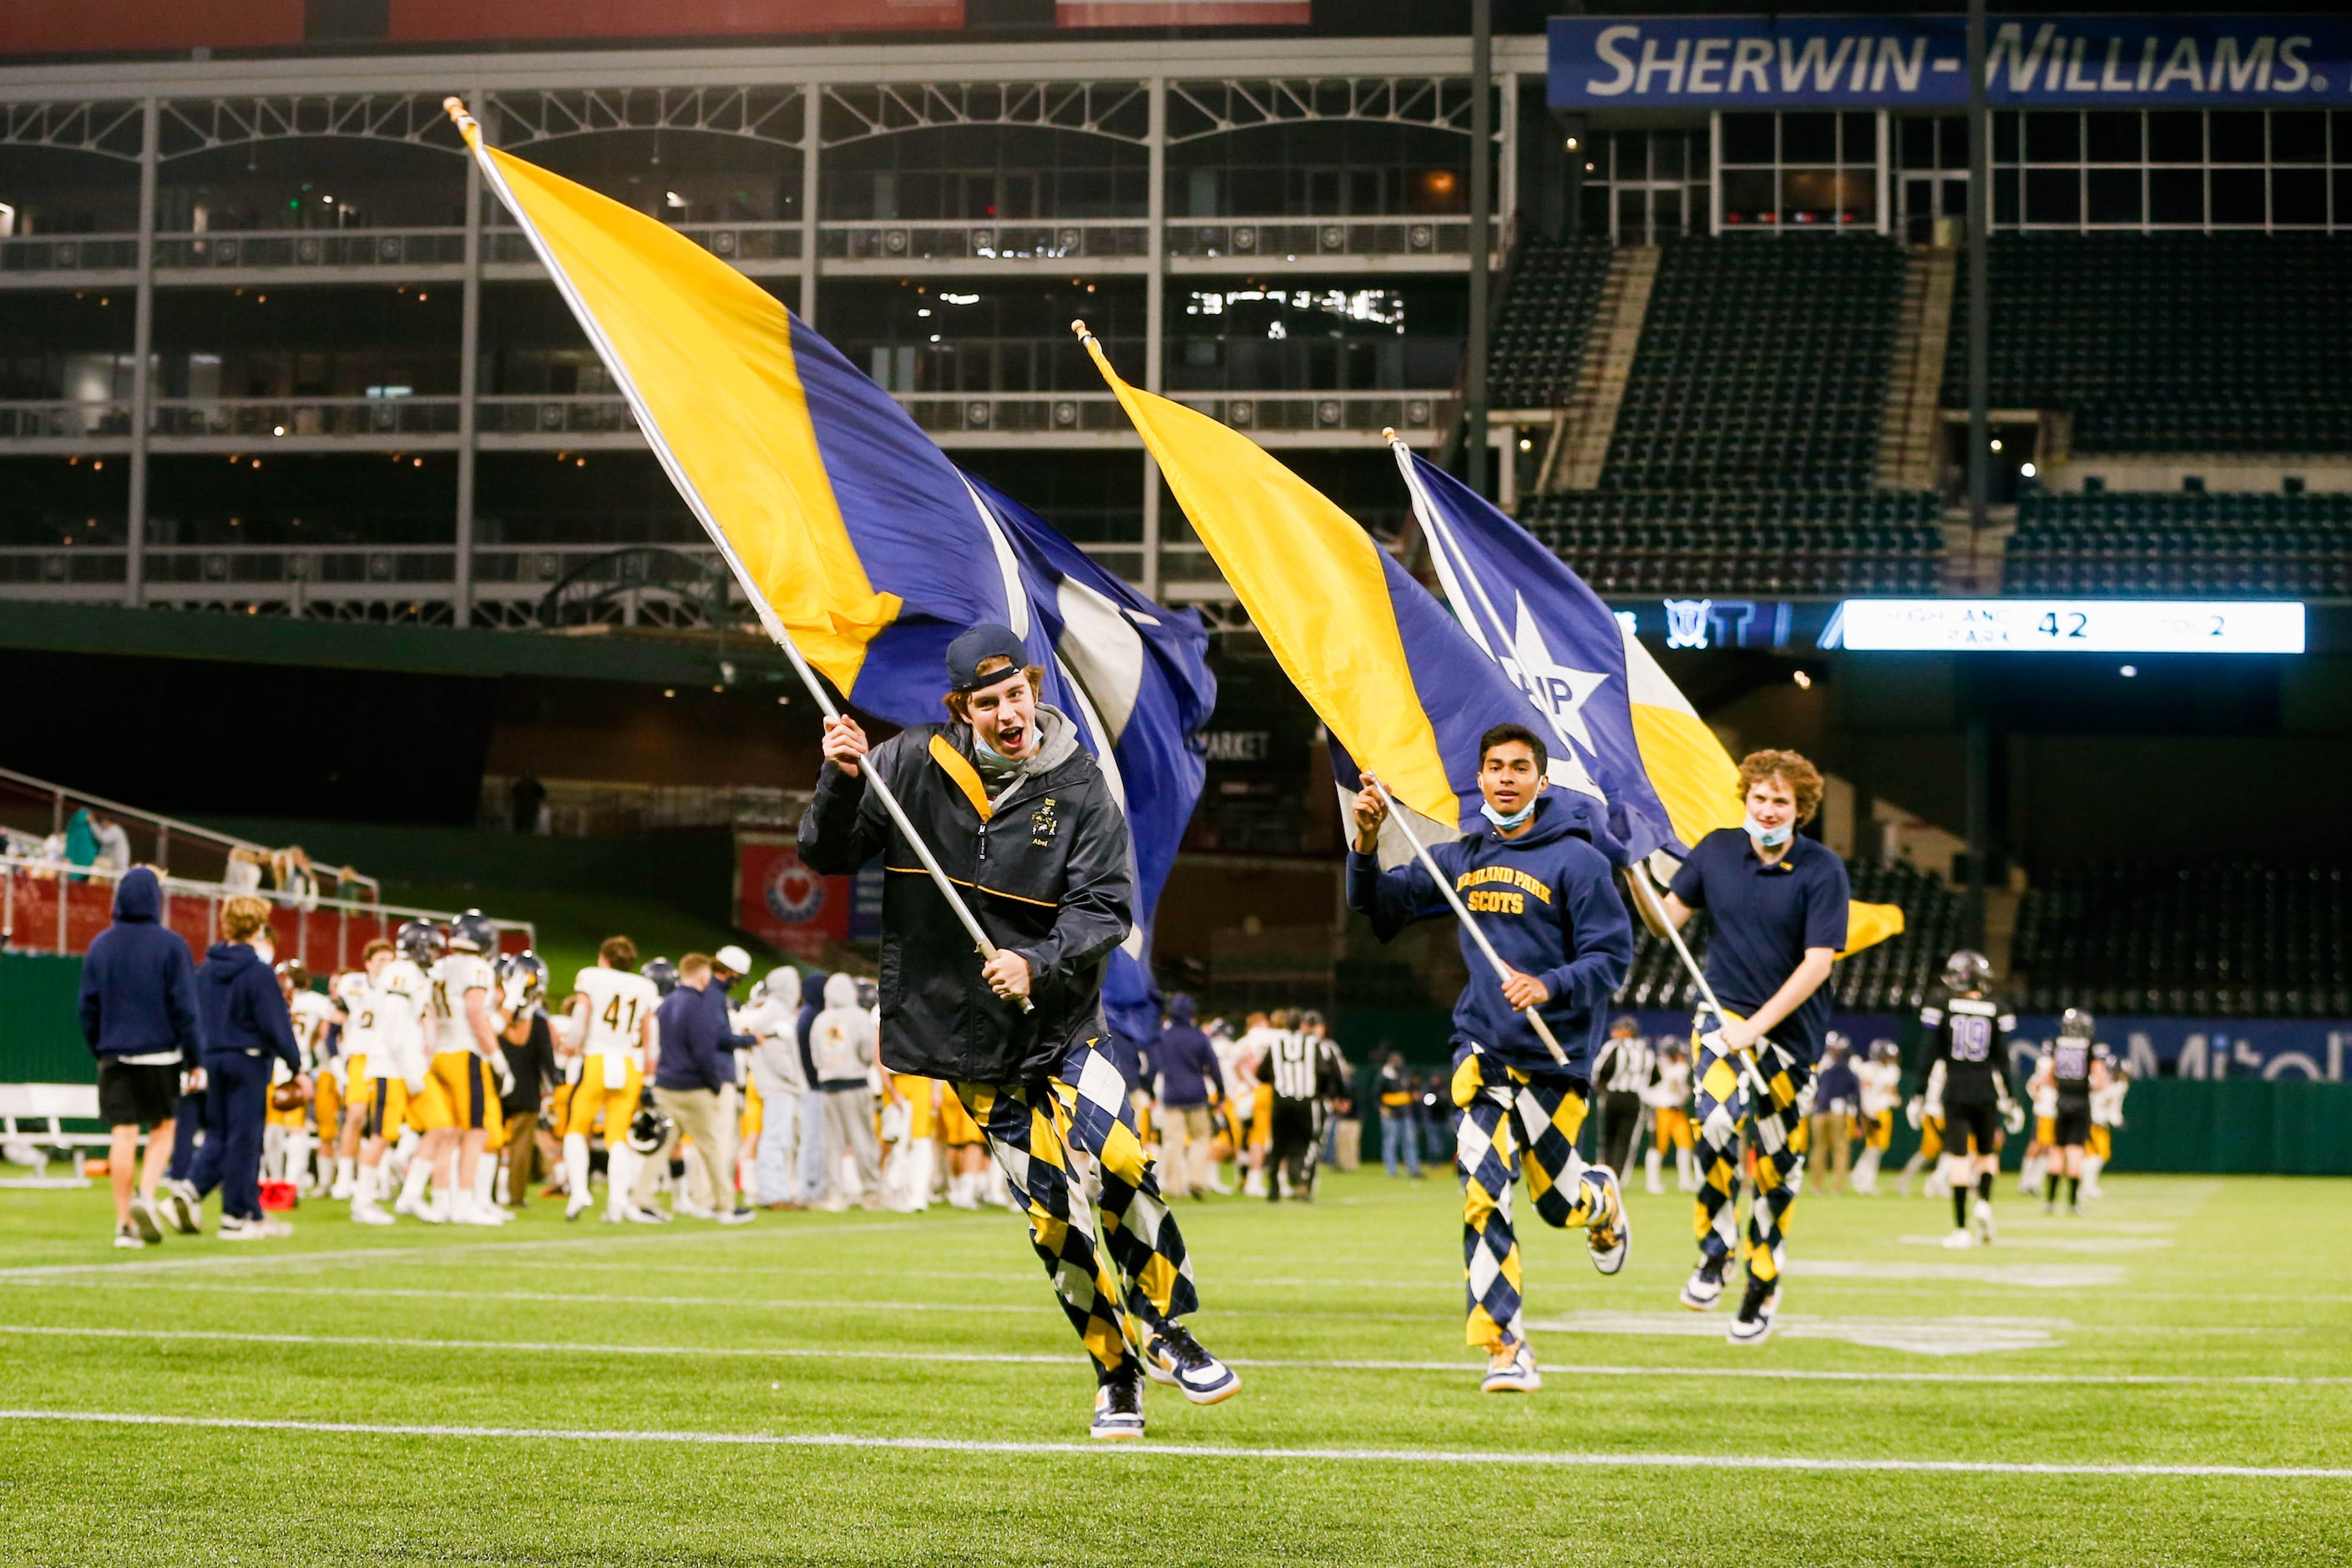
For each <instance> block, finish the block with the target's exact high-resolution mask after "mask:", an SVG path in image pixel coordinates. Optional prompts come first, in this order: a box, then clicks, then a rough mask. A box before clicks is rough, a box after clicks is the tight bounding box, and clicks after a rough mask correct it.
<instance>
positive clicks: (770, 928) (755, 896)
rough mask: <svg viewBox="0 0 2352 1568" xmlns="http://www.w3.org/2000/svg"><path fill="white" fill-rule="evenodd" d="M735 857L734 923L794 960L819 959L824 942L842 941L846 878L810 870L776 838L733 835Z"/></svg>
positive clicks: (845, 926)
mask: <svg viewBox="0 0 2352 1568" xmlns="http://www.w3.org/2000/svg"><path fill="white" fill-rule="evenodd" d="M735 856H736V859H735V881H736V889H737V893H736V914H735V923H736V924H738V925H740V926H741V927H742V928H743V929H744V930H745V931H750V932H751V934H752V935H753V936H756V937H758V938H759V939H760V940H761V942H766V943H767V944H768V945H769V946H770V947H772V948H774V949H775V950H776V951H777V952H788V953H790V954H792V955H793V957H794V958H804V959H821V958H823V957H824V951H825V947H826V945H827V944H828V943H831V942H843V941H845V940H847V938H848V936H849V902H850V899H849V890H850V879H848V878H847V877H827V876H824V875H821V874H820V873H818V872H815V871H812V870H810V869H809V868H807V867H806V866H803V865H802V864H801V857H800V851H799V849H798V848H796V847H794V846H793V845H791V844H789V843H785V842H783V841H782V840H778V839H757V838H751V837H738V838H737V839H736V841H735Z"/></svg>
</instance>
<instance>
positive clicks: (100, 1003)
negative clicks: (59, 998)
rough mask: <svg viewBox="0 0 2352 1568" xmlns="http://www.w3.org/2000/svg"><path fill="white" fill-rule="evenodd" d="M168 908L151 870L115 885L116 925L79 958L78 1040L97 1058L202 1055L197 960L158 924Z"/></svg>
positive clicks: (134, 871)
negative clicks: (84, 1041) (197, 1015)
mask: <svg viewBox="0 0 2352 1568" xmlns="http://www.w3.org/2000/svg"><path fill="white" fill-rule="evenodd" d="M162 914H163V884H162V883H161V882H159V881H158V880H156V878H155V873H154V872H152V871H151V870H149V869H148V868H146V867H144V866H134V867H132V868H131V869H130V870H129V871H128V872H126V873H124V875H123V878H122V880H121V882H119V883H117V884H116V885H115V889H114V923H113V924H112V925H110V926H109V927H107V928H106V929H105V930H104V931H100V932H99V933H98V940H97V941H95V942H91V943H90V944H89V954H88V955H87V956H85V957H84V958H83V959H82V961H81V1037H82V1038H83V1039H84V1040H86V1041H88V1042H89V1048H90V1054H91V1055H93V1056H96V1057H100V1058H105V1057H144V1056H160V1055H162V1054H163V1052H165V1051H174V1050H175V1051H178V1052H179V1053H180V1055H181V1058H183V1059H184V1060H185V1061H189V1062H194V1060H195V1059H196V1058H197V1055H198V1053H199V1051H200V1049H201V1046H200V1043H199V1042H200V1040H201V1038H202V1037H201V1036H200V1035H199V1034H198V1032H197V1026H196V965H195V961H194V959H192V958H190V957H189V956H188V944H187V943H186V942H183V941H181V940H180V935H179V933H178V932H177V931H173V930H172V929H171V928H170V927H169V926H166V925H163V924H162V923H160V917H161V915H162Z"/></svg>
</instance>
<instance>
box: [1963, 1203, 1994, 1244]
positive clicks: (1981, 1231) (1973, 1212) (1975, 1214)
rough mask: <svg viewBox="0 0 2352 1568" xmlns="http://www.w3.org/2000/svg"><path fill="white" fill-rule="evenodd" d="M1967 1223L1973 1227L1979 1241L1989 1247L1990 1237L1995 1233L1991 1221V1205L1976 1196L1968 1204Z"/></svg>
mask: <svg viewBox="0 0 2352 1568" xmlns="http://www.w3.org/2000/svg"><path fill="white" fill-rule="evenodd" d="M1969 1225H1970V1226H1974V1227H1975V1229H1976V1233H1977V1239H1978V1240H1979V1241H1981V1242H1982V1243H1984V1245H1985V1246H1987V1247H1990V1246H1991V1245H1992V1238H1993V1236H1994V1234H1995V1232H1994V1226H1993V1223H1992V1205H1990V1204H1989V1203H1987V1202H1985V1201H1984V1199H1982V1198H1978V1199H1977V1200H1975V1201H1974V1202H1973V1203H1971V1204H1969Z"/></svg>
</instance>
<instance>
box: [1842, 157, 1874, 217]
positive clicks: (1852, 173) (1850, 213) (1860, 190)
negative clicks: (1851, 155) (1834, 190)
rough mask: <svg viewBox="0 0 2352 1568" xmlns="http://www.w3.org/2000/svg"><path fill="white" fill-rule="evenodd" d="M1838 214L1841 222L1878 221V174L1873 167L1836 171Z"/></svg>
mask: <svg viewBox="0 0 2352 1568" xmlns="http://www.w3.org/2000/svg"><path fill="white" fill-rule="evenodd" d="M1838 215H1839V220H1840V221H1841V222H1843V223H1862V224H1872V225H1875V224H1876V223H1877V222H1878V174H1877V171H1876V170H1874V169H1843V170H1840V171H1839V173H1838Z"/></svg>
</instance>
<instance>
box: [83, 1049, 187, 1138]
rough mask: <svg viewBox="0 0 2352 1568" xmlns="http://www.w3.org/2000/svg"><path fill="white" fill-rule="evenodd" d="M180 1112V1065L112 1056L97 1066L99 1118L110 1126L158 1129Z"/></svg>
mask: <svg viewBox="0 0 2352 1568" xmlns="http://www.w3.org/2000/svg"><path fill="white" fill-rule="evenodd" d="M179 1110H180V1064H179V1063H177V1062H125V1061H117V1060H115V1059H114V1058H111V1057H109V1058H104V1059H102V1060H100V1063H99V1064H98V1119H99V1120H100V1121H103V1122H105V1123H106V1124H107V1125H108V1126H109V1127H155V1126H159V1125H161V1124H162V1123H163V1122H166V1121H171V1120H172V1118H173V1117H174V1116H176V1115H178V1114H179Z"/></svg>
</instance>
